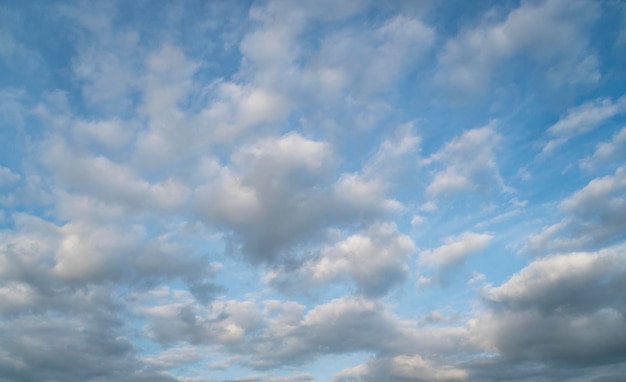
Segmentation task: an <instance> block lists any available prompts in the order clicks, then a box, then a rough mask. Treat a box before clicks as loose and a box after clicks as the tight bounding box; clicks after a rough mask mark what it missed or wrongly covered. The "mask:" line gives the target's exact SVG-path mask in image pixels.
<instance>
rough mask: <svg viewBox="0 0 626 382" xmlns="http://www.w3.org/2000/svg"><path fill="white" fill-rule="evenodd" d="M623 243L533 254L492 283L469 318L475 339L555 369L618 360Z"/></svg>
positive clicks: (625, 330)
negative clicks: (480, 310)
mask: <svg viewBox="0 0 626 382" xmlns="http://www.w3.org/2000/svg"><path fill="white" fill-rule="evenodd" d="M625 253H626V252H625V251H624V247H623V245H620V246H614V247H610V248H607V249H604V250H601V251H598V252H589V253H567V254H563V255H555V256H550V257H546V258H540V259H536V260H534V261H533V262H532V263H530V264H529V265H528V266H527V267H525V268H524V269H522V270H521V271H519V272H518V273H516V274H515V275H513V276H512V277H511V278H510V279H509V280H508V281H506V282H505V283H503V284H502V285H500V286H498V287H487V288H486V289H485V291H484V298H485V300H486V302H487V303H488V304H490V306H491V308H490V310H489V311H487V312H484V313H482V314H479V315H478V316H477V318H476V319H474V320H473V321H472V322H471V323H470V332H471V333H472V336H473V338H474V339H475V340H476V341H479V342H481V343H482V344H483V346H485V347H487V348H492V349H493V350H496V351H497V352H498V353H499V354H500V356H501V357H503V358H504V359H508V360H515V361H516V362H521V361H524V360H526V361H533V362H539V363H542V364H544V365H548V366H550V367H551V368H554V369H559V368H561V367H563V365H568V364H570V365H571V364H578V365H581V364H585V365H588V366H594V365H603V364H611V363H615V362H620V360H621V361H623V360H624V357H623V350H624V349H625V348H626V325H625V324H624V320H623V314H624V310H623V305H624V302H623V296H622V293H621V290H622V289H623V288H624V269H625V268H624V262H625V258H624V254H625Z"/></svg>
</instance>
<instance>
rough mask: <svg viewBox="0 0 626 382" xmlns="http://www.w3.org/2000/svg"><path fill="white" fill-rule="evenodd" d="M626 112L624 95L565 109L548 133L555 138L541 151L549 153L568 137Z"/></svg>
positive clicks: (599, 99)
mask: <svg viewBox="0 0 626 382" xmlns="http://www.w3.org/2000/svg"><path fill="white" fill-rule="evenodd" d="M624 112H626V96H623V97H621V98H619V99H618V100H616V101H615V102H614V101H612V100H610V99H608V98H598V99H595V100H592V101H589V102H586V103H584V104H582V105H580V106H576V107H574V108H571V109H569V110H568V111H567V113H566V114H565V115H564V116H562V117H561V118H560V119H559V120H558V121H557V122H556V123H555V124H554V125H552V126H550V127H549V128H548V133H549V134H550V135H552V136H554V137H555V138H554V139H552V140H550V141H549V142H548V143H546V145H545V146H544V147H543V150H542V153H549V152H551V151H552V150H554V149H555V148H556V147H557V146H560V145H562V144H564V143H565V142H567V141H568V140H569V139H570V138H573V137H575V136H577V135H581V134H583V133H586V132H589V131H591V130H593V129H596V128H597V127H599V126H600V125H602V123H604V122H606V121H607V120H609V119H611V118H613V117H614V116H616V115H618V114H621V113H624Z"/></svg>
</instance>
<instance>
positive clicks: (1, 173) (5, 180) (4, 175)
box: [0, 166, 21, 187]
mask: <svg viewBox="0 0 626 382" xmlns="http://www.w3.org/2000/svg"><path fill="white" fill-rule="evenodd" d="M20 179H21V176H20V175H19V174H16V173H14V172H13V171H11V169H9V168H7V167H4V166H0V187H6V186H10V185H13V184H15V183H17V182H18V181H19V180H20Z"/></svg>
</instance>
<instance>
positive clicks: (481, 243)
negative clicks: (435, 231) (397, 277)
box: [417, 232, 493, 267]
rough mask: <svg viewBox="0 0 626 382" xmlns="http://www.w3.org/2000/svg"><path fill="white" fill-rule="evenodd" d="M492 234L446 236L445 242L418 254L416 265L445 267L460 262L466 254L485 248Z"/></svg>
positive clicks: (470, 233)
mask: <svg viewBox="0 0 626 382" xmlns="http://www.w3.org/2000/svg"><path fill="white" fill-rule="evenodd" d="M492 239H493V235H490V234H486V233H475V232H464V233H462V234H461V235H459V236H450V237H447V238H446V240H445V242H446V244H444V245H442V246H440V247H438V248H435V249H430V250H427V251H423V252H421V253H420V254H419V259H418V260H417V263H418V265H420V266H426V267H447V266H450V265H452V264H455V263H459V262H462V261H463V260H464V259H465V258H466V257H467V256H468V255H470V254H472V253H476V252H480V251H483V250H485V248H487V246H488V245H489V243H490V242H491V240H492Z"/></svg>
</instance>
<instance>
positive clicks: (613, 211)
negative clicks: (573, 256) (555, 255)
mask: <svg viewBox="0 0 626 382" xmlns="http://www.w3.org/2000/svg"><path fill="white" fill-rule="evenodd" d="M625 189H626V167H620V168H618V169H617V170H616V171H615V174H614V175H607V176H604V177H600V178H596V179H593V180H592V181H591V182H589V183H588V184H587V185H586V186H585V187H583V188H582V189H580V190H578V191H576V192H575V193H574V194H572V195H571V196H569V197H568V198H566V199H564V200H563V201H562V202H561V203H560V204H559V210H560V211H561V212H562V213H564V214H566V217H565V218H563V219H562V220H561V221H559V222H558V223H555V224H553V225H550V226H548V227H545V228H544V229H543V230H542V231H541V232H540V233H538V234H535V235H532V236H531V237H529V238H528V239H527V240H526V243H525V245H524V247H523V248H522V250H521V252H530V253H533V254H543V253H546V252H554V251H572V250H585V249H590V248H598V247H601V246H603V245H606V244H611V243H612V242H613V241H614V240H616V239H619V238H620V237H621V235H622V232H624V229H625V227H626V219H624V216H626V199H625V198H624V196H623V195H624V190H625Z"/></svg>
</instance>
